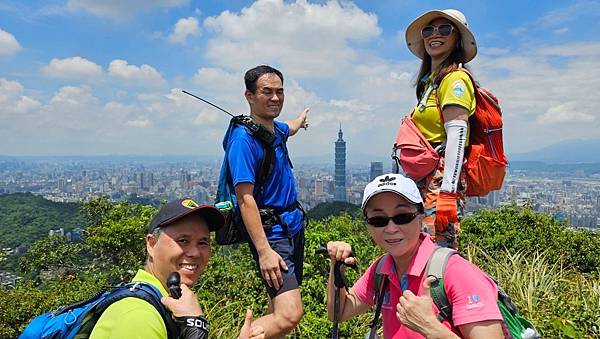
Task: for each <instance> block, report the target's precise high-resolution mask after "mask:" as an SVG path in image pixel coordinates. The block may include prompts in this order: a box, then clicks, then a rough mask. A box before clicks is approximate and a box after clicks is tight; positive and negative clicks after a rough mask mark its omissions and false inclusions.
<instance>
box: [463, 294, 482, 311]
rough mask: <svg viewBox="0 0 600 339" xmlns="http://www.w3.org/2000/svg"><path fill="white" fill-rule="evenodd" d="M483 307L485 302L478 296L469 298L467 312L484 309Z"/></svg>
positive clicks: (469, 296) (474, 295)
mask: <svg viewBox="0 0 600 339" xmlns="http://www.w3.org/2000/svg"><path fill="white" fill-rule="evenodd" d="M483 305H484V304H483V301H482V300H481V298H479V296H478V295H477V294H473V295H468V296H467V310H473V309H477V308H482V307H483Z"/></svg>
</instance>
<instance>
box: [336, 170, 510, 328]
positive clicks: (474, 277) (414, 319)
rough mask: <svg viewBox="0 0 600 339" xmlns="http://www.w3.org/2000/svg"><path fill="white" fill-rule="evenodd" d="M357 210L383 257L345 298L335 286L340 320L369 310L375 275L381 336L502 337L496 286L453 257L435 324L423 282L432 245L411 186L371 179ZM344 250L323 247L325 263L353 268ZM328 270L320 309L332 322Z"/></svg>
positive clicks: (398, 179)
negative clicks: (443, 316)
mask: <svg viewBox="0 0 600 339" xmlns="http://www.w3.org/2000/svg"><path fill="white" fill-rule="evenodd" d="M362 209H363V213H364V215H365V218H366V222H367V229H368V231H369V233H370V234H371V237H372V238H373V240H374V242H375V243H376V244H377V245H378V246H379V247H381V248H382V249H383V250H384V251H385V252H386V254H387V255H384V256H382V257H380V258H379V259H378V260H376V261H375V262H373V263H372V264H371V265H370V267H369V268H368V269H367V271H366V272H365V273H364V274H363V275H362V276H361V277H360V278H359V279H358V280H357V281H356V283H355V284H354V286H352V288H351V289H350V290H349V292H348V293H346V290H345V289H343V288H340V289H339V293H340V298H339V310H340V312H339V319H340V320H341V321H345V320H348V319H351V318H353V317H354V316H356V315H358V314H361V313H363V312H365V311H367V310H368V309H369V308H371V307H373V306H374V305H376V302H377V297H376V290H377V288H376V285H377V281H378V279H377V278H376V272H377V274H379V275H380V277H385V278H384V279H387V281H388V282H387V283H384V284H379V286H381V285H383V286H386V285H387V288H383V290H382V292H383V298H382V305H381V315H382V318H383V335H384V338H386V339H389V338H486V339H495V338H504V334H503V333H504V332H503V326H502V315H501V313H500V310H499V308H498V305H497V297H498V289H497V287H496V284H495V283H494V282H493V281H492V280H491V279H490V278H489V277H488V276H487V275H485V274H484V273H483V272H481V270H479V268H477V266H475V265H473V264H471V263H470V262H469V261H467V260H465V259H464V258H462V257H461V256H459V255H453V256H451V257H450V258H449V259H448V263H447V265H446V269H445V273H444V274H443V278H444V282H443V286H444V290H445V292H446V295H447V298H448V302H449V304H450V305H451V307H452V312H451V316H450V318H451V319H450V321H448V320H444V321H443V322H441V321H439V320H438V318H437V315H438V314H439V310H438V308H437V307H436V305H435V303H433V301H432V299H431V297H430V296H429V291H430V285H431V282H432V278H431V277H429V278H426V277H425V271H426V268H425V266H426V264H427V262H428V260H429V257H430V256H431V255H432V253H433V251H434V249H435V248H436V245H435V244H434V243H433V241H432V240H431V237H430V236H429V235H428V234H426V233H422V232H421V221H422V219H423V200H422V198H421V195H420V192H419V190H418V188H417V186H416V185H415V183H414V181H412V180H411V179H408V178H406V177H404V176H402V175H400V174H385V175H382V176H379V177H377V178H375V179H374V180H373V181H372V182H371V183H369V184H368V185H367V186H366V187H365V191H364V195H363V203H362ZM351 250H352V248H351V246H350V245H349V244H347V243H345V242H341V241H330V242H329V243H328V244H327V251H328V253H329V256H330V257H331V260H332V262H333V261H335V260H342V261H344V262H345V263H346V264H353V263H355V258H354V257H350V252H351ZM380 262H381V263H380ZM331 270H332V272H331V273H330V276H329V283H328V285H327V288H328V296H327V311H328V315H329V318H330V319H333V318H334V314H333V312H334V305H333V304H334V302H333V300H334V298H335V289H334V277H333V275H334V273H333V265H332V269H331Z"/></svg>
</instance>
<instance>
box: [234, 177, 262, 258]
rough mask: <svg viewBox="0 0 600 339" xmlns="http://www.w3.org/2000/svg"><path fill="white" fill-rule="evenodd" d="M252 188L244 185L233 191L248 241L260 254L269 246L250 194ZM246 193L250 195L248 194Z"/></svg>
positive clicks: (256, 206)
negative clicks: (250, 241)
mask: <svg viewBox="0 0 600 339" xmlns="http://www.w3.org/2000/svg"><path fill="white" fill-rule="evenodd" d="M253 188H254V187H253V186H251V185H250V186H248V185H244V186H242V187H236V188H235V190H236V195H237V198H238V205H239V207H240V213H241V215H242V220H243V221H244V225H245V226H246V231H247V232H248V235H249V236H250V239H251V240H252V243H253V244H254V247H255V248H256V250H257V252H259V253H260V252H262V251H264V250H265V249H268V248H270V246H269V242H268V241H267V236H266V235H265V231H264V229H263V226H262V222H261V220H260V214H259V213H258V205H257V204H256V200H254V197H253V196H252V194H251V192H252V190H253ZM248 191H249V192H250V193H248Z"/></svg>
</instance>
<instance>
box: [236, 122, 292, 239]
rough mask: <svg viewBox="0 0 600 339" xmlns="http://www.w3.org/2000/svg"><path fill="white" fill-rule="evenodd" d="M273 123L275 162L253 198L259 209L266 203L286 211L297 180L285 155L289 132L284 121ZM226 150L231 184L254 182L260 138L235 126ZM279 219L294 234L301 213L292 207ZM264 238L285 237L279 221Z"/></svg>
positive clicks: (260, 144) (256, 172) (258, 161)
mask: <svg viewBox="0 0 600 339" xmlns="http://www.w3.org/2000/svg"><path fill="white" fill-rule="evenodd" d="M274 125H275V142H274V143H273V146H274V149H275V164H274V166H273V170H272V173H271V175H270V176H269V177H268V178H267V180H266V182H265V183H264V185H263V191H262V194H260V193H258V195H257V194H256V190H255V196H254V199H255V200H256V203H257V205H258V208H262V207H265V206H269V207H272V208H274V209H275V210H280V211H281V210H285V209H286V208H288V207H289V206H291V205H293V204H295V203H296V201H297V200H298V196H297V193H296V182H295V180H294V173H293V171H292V164H291V162H290V159H289V157H288V153H287V147H286V145H285V141H286V140H287V137H288V136H289V133H290V128H289V126H288V125H287V124H285V123H283V122H279V121H274ZM228 148H229V152H228V156H227V163H228V166H229V171H230V173H229V174H230V175H231V179H232V182H233V186H234V187H235V186H236V185H238V184H241V183H251V184H253V185H254V184H255V183H256V176H257V175H258V171H259V169H260V164H261V161H262V158H263V146H262V143H261V141H260V140H258V139H256V138H254V137H253V136H252V135H251V134H250V131H248V130H247V128H246V127H245V126H243V125H237V126H235V127H234V129H233V131H232V132H231V135H230V137H229V145H228ZM281 218H282V219H283V221H284V222H285V223H286V224H287V227H288V232H289V235H295V234H296V233H298V232H299V231H300V230H301V229H302V226H303V222H302V212H301V211H300V210H299V209H295V210H293V211H291V212H283V213H282V214H281ZM266 236H267V239H281V238H285V237H287V236H288V234H287V233H284V230H283V228H282V227H281V225H280V224H277V225H274V226H273V227H272V228H271V229H270V230H268V231H266Z"/></svg>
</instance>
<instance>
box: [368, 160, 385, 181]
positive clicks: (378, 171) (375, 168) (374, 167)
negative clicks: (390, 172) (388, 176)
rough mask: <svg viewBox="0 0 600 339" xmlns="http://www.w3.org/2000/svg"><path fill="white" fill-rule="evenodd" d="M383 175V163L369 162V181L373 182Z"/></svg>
mask: <svg viewBox="0 0 600 339" xmlns="http://www.w3.org/2000/svg"><path fill="white" fill-rule="evenodd" d="M382 174H383V162H381V161H373V162H371V179H370V180H373V179H375V178H377V177H378V176H380V175H382Z"/></svg>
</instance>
